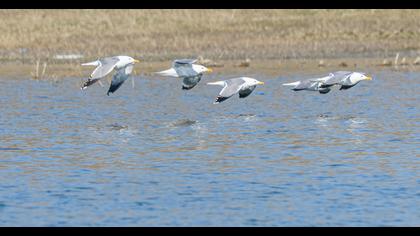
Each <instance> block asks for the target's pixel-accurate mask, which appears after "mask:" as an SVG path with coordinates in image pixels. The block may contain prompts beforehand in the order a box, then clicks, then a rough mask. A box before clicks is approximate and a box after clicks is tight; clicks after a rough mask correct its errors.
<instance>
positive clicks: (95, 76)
mask: <svg viewBox="0 0 420 236" xmlns="http://www.w3.org/2000/svg"><path fill="white" fill-rule="evenodd" d="M137 62H140V61H139V60H136V59H133V58H132V57H129V56H115V57H105V58H101V59H98V60H96V61H92V62H88V63H83V64H82V66H96V68H95V70H93V72H92V74H91V75H90V78H89V79H88V80H87V81H86V82H85V83H84V84H83V86H82V88H81V89H82V90H85V89H86V88H87V87H89V86H91V85H92V84H94V83H96V82H98V81H99V80H100V79H102V78H104V77H105V76H107V75H108V74H109V73H111V71H112V70H114V69H115V70H116V71H117V72H116V73H115V75H114V76H113V77H112V81H111V86H110V87H109V90H108V92H107V95H108V96H109V93H114V92H115V91H116V90H117V89H118V88H119V87H120V86H121V85H122V84H123V83H124V81H126V80H127V79H128V77H129V76H130V74H131V72H132V71H133V65H134V63H137Z"/></svg>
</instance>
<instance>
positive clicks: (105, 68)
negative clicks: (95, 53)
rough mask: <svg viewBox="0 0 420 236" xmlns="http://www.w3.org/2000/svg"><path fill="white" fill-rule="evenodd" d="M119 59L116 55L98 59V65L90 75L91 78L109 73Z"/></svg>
mask: <svg viewBox="0 0 420 236" xmlns="http://www.w3.org/2000/svg"><path fill="white" fill-rule="evenodd" d="M119 61H120V59H118V57H106V58H103V59H99V66H98V67H96V69H95V70H94V71H93V72H92V74H91V75H90V77H91V79H100V78H103V77H105V76H106V75H107V74H109V73H110V72H111V71H112V70H113V69H114V67H115V66H116V65H117V63H118V62H119Z"/></svg>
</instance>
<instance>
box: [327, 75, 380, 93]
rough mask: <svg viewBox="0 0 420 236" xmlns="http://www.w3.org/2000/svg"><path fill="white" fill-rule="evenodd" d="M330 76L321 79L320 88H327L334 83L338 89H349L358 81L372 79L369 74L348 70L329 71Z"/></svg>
mask: <svg viewBox="0 0 420 236" xmlns="http://www.w3.org/2000/svg"><path fill="white" fill-rule="evenodd" d="M329 77H330V78H328V79H327V80H325V81H323V82H322V84H321V85H320V87H321V88H329V87H331V86H334V85H339V86H340V90H343V89H344V90H345V89H349V88H351V87H353V86H355V85H356V84H358V83H359V82H360V81H363V80H372V77H371V76H368V75H366V74H365V73H362V72H348V71H337V72H334V73H331V74H330V76H329Z"/></svg>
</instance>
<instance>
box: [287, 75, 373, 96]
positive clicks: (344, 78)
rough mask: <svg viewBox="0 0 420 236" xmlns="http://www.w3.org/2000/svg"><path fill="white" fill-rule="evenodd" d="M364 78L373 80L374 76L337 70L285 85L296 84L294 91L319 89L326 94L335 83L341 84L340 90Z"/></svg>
mask: <svg viewBox="0 0 420 236" xmlns="http://www.w3.org/2000/svg"><path fill="white" fill-rule="evenodd" d="M362 80H372V77H369V76H367V75H366V74H364V73H360V72H351V71H336V72H333V73H330V74H329V75H328V76H325V77H321V78H315V79H308V80H303V81H296V82H293V83H286V84H283V85H284V86H294V87H293V88H292V90H294V91H301V90H308V91H319V92H320V93H321V94H326V93H328V92H329V91H331V87H332V86H334V85H340V86H341V87H340V90H342V89H349V88H351V87H353V86H355V85H356V84H357V83H359V82H360V81H362Z"/></svg>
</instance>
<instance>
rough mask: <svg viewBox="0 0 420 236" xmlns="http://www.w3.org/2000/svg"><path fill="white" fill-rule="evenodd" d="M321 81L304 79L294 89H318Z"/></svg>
mask: <svg viewBox="0 0 420 236" xmlns="http://www.w3.org/2000/svg"><path fill="white" fill-rule="evenodd" d="M319 83H320V82H318V81H313V80H304V81H302V82H301V83H299V84H298V85H297V86H296V87H294V88H293V90H294V91H300V90H310V91H317V90H318V84H319Z"/></svg>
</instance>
